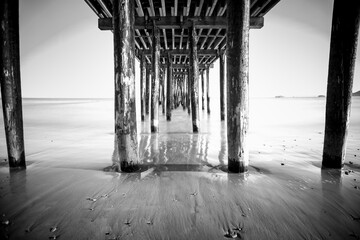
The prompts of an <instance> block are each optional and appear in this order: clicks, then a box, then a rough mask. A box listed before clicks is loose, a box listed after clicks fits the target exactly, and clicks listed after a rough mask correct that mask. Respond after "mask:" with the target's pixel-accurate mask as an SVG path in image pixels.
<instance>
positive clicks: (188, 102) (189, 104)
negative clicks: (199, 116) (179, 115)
mask: <svg viewBox="0 0 360 240" xmlns="http://www.w3.org/2000/svg"><path fill="white" fill-rule="evenodd" d="M187 91H188V94H187V98H186V101H187V109H188V114H189V115H190V114H191V83H190V68H188V69H187Z"/></svg>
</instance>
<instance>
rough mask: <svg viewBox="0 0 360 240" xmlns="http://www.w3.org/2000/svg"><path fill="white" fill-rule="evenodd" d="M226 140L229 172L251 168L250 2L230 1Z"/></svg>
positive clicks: (245, 0) (228, 15) (228, 11)
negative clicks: (249, 145)
mask: <svg viewBox="0 0 360 240" xmlns="http://www.w3.org/2000/svg"><path fill="white" fill-rule="evenodd" d="M227 3H228V4H227V6H228V8H227V22H228V28H227V39H226V47H227V51H226V52H227V54H226V56H227V61H226V62H227V140H228V169H229V171H230V172H245V171H247V167H248V165H249V150H248V147H247V132H248V119H249V110H248V109H249V87H248V85H249V20H250V0H243V1H238V0H227Z"/></svg>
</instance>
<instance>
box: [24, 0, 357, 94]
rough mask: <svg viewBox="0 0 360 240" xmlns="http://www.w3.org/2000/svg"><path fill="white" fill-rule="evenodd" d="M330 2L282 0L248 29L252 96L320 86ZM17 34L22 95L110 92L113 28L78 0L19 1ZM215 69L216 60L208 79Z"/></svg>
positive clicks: (326, 59) (324, 67)
mask: <svg viewBox="0 0 360 240" xmlns="http://www.w3.org/2000/svg"><path fill="white" fill-rule="evenodd" d="M332 5H333V0H281V1H280V3H279V4H278V5H276V6H275V7H274V8H273V9H272V10H271V11H270V12H269V13H268V14H267V15H266V16H265V26H264V27H263V28H262V29H260V30H255V29H254V30H251V31H250V96H252V97H260V96H270V97H271V96H275V95H285V96H317V95H319V94H325V93H326V83H327V72H328V62H329V49H330V32H331V18H332ZM20 38H21V45H20V46H21V49H20V52H21V70H22V72H21V78H22V93H23V97H105V98H111V97H113V92H114V77H113V71H114V70H113V37H112V33H111V32H109V31H107V32H104V31H100V30H99V29H98V28H97V17H96V15H95V14H94V13H93V12H92V10H91V9H90V8H89V7H88V6H87V4H86V3H85V2H84V1H83V0H61V1H60V0H20ZM357 53H358V54H357V55H358V58H357V63H356V66H355V78H354V88H353V90H354V91H358V90H360V64H359V63H360V51H359V48H358V51H357ZM137 66H138V65H137ZM137 73H138V69H137ZM218 75H219V73H218V62H215V67H214V68H213V69H211V82H215V81H218ZM137 78H138V76H137ZM214 85H217V84H214Z"/></svg>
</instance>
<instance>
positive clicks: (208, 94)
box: [206, 66, 210, 114]
mask: <svg viewBox="0 0 360 240" xmlns="http://www.w3.org/2000/svg"><path fill="white" fill-rule="evenodd" d="M206 104H207V113H208V114H210V85H209V66H207V67H206Z"/></svg>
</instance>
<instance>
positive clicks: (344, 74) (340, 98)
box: [322, 0, 360, 168]
mask: <svg viewBox="0 0 360 240" xmlns="http://www.w3.org/2000/svg"><path fill="white" fill-rule="evenodd" d="M359 22H360V1H359V0H348V1H343V0H335V1H334V9H333V19H332V30H331V43H330V59H329V72H328V85H327V95H326V119H325V139H324V149H323V160H322V167H323V168H341V167H342V166H343V165H344V160H345V152H346V137H347V131H348V125H349V116H350V107H351V95H352V85H353V78H354V67H355V58H356V48H357V42H358V32H359Z"/></svg>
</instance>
